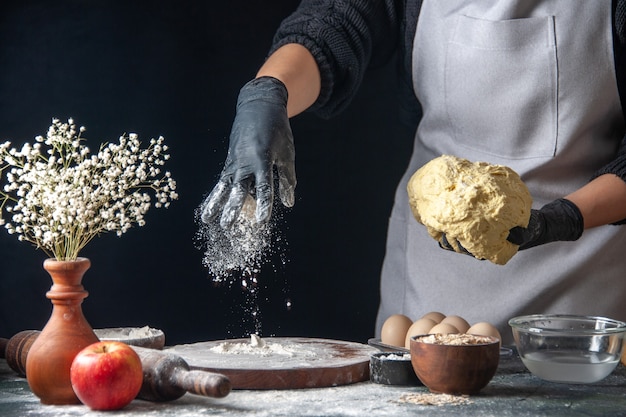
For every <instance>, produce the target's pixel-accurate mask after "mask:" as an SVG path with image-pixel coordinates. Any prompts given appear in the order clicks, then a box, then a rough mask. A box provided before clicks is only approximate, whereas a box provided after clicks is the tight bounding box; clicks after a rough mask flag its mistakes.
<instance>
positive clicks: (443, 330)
mask: <svg viewBox="0 0 626 417" xmlns="http://www.w3.org/2000/svg"><path fill="white" fill-rule="evenodd" d="M430 333H432V334H458V333H459V329H457V328H456V327H454V326H453V325H451V324H450V323H439V324H437V325H436V326H435V327H433V328H432V329H430Z"/></svg>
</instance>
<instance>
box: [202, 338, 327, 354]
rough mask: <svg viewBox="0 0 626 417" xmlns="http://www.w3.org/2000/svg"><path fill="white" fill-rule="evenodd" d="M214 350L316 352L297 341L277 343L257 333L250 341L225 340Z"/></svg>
mask: <svg viewBox="0 0 626 417" xmlns="http://www.w3.org/2000/svg"><path fill="white" fill-rule="evenodd" d="M210 350H211V351H212V352H215V353H220V354H226V355H260V356H270V355H281V356H288V357H292V356H300V357H312V356H316V353H315V352H314V351H312V350H309V349H306V348H304V347H303V346H302V345H300V344H297V343H287V344H281V343H275V342H266V341H265V340H264V339H262V338H260V337H259V336H258V335H256V334H251V335H250V342H249V343H244V342H223V343H220V344H219V345H217V346H215V347H212V348H211V349H210Z"/></svg>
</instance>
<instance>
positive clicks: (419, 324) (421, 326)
mask: <svg viewBox="0 0 626 417" xmlns="http://www.w3.org/2000/svg"><path fill="white" fill-rule="evenodd" d="M436 324H437V323H435V321H434V320H431V319H428V318H421V319H419V320H416V321H415V322H413V324H412V325H411V327H409V330H408V331H407V332H406V337H405V339H404V347H405V348H407V349H411V337H412V336H417V335H421V334H429V333H430V329H432V328H433V327H434V326H435V325H436Z"/></svg>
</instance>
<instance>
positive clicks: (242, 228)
mask: <svg viewBox="0 0 626 417" xmlns="http://www.w3.org/2000/svg"><path fill="white" fill-rule="evenodd" d="M255 209H256V201H255V200H254V198H252V197H251V196H248V197H247V198H246V200H245V202H244V206H243V208H242V210H241V213H240V214H239V217H238V218H237V220H235V222H234V224H233V226H232V227H230V228H228V229H223V228H222V227H221V226H220V225H219V216H218V217H217V218H216V219H213V220H212V221H211V223H209V224H207V223H204V222H202V221H201V220H199V216H200V213H201V212H202V207H200V208H199V210H197V213H196V217H197V218H198V220H197V223H198V225H199V230H198V231H197V233H196V244H197V246H198V247H199V249H202V250H204V258H203V262H202V263H203V265H204V266H205V267H206V268H207V269H208V271H209V273H210V274H211V276H212V277H213V279H214V281H216V282H221V281H224V280H226V279H228V278H230V277H232V276H233V275H234V274H235V273H242V274H243V275H244V276H252V275H253V274H255V273H257V272H259V269H260V267H261V265H262V264H263V263H264V262H266V261H267V260H268V257H269V256H270V255H271V254H272V253H273V252H272V251H271V246H272V241H273V240H280V237H279V236H277V232H276V231H275V228H274V227H273V226H274V220H273V219H272V220H271V221H270V222H269V223H267V224H259V223H257V222H256V219H255V216H254V212H255Z"/></svg>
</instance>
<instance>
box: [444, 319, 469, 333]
mask: <svg viewBox="0 0 626 417" xmlns="http://www.w3.org/2000/svg"><path fill="white" fill-rule="evenodd" d="M441 323H448V324H451V325H453V326H454V327H456V328H457V330H458V331H459V333H467V329H469V328H470V324H469V323H468V322H467V321H466V320H465V319H464V318H463V317H461V316H446V318H445V319H443V320H441Z"/></svg>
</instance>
